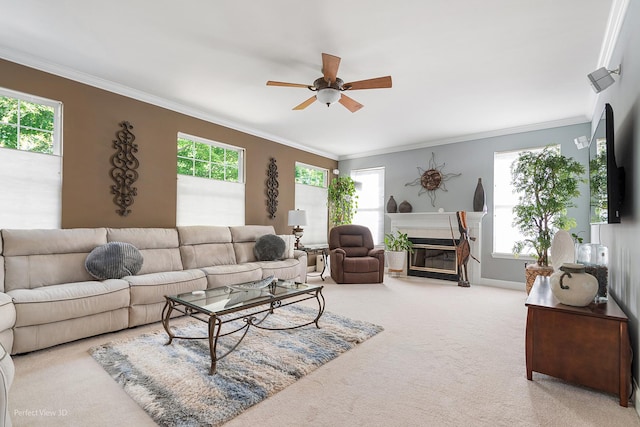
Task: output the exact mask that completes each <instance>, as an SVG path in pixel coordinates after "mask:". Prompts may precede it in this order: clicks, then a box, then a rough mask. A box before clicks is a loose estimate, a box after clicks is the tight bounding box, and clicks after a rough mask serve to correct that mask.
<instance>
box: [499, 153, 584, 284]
mask: <svg viewBox="0 0 640 427" xmlns="http://www.w3.org/2000/svg"><path fill="white" fill-rule="evenodd" d="M584 173H585V169H584V166H583V165H582V164H581V163H579V162H578V161H576V160H574V159H573V158H567V157H565V156H563V155H562V154H560V152H559V150H558V149H557V148H555V147H552V146H548V147H545V148H544V149H543V150H542V151H541V152H535V153H534V152H531V151H524V152H522V153H520V155H519V156H518V158H517V159H516V161H515V162H514V163H513V165H512V166H511V177H512V180H513V182H512V183H513V187H514V189H515V190H516V191H517V192H518V194H519V197H518V204H516V205H515V206H514V208H513V214H514V216H515V219H514V221H513V225H514V226H516V227H517V228H518V230H520V232H521V233H522V235H523V236H524V240H522V241H518V242H516V243H515V245H514V247H513V252H514V254H522V253H527V254H528V255H532V256H535V258H536V263H535V264H529V265H527V266H526V278H527V293H529V291H530V290H531V287H532V286H533V282H534V280H535V278H536V276H538V275H545V276H548V275H551V273H553V267H551V266H549V248H550V247H551V241H552V239H553V235H554V234H555V232H556V231H557V230H560V229H562V230H568V229H569V228H572V227H575V225H576V220H575V219H574V218H569V217H568V216H567V208H569V207H573V206H575V204H574V203H573V199H574V198H576V197H578V196H579V195H580V191H579V189H578V184H579V183H580V182H586V179H585V178H584V177H582V175H583V174H584ZM526 250H533V253H532V252H525V251H526Z"/></svg>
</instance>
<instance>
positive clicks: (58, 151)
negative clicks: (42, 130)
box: [0, 87, 62, 157]
mask: <svg viewBox="0 0 640 427" xmlns="http://www.w3.org/2000/svg"><path fill="white" fill-rule="evenodd" d="M0 96H1V97H5V98H14V99H17V100H18V101H24V102H29V103H32V104H40V105H46V106H47V107H52V108H53V131H52V139H53V141H52V144H51V145H52V146H51V153H42V152H40V151H32V150H25V149H22V148H20V142H19V140H18V148H9V147H0V148H3V149H7V150H20V151H24V152H28V153H35V154H45V155H50V156H58V157H60V156H62V102H61V101H54V100H52V99H48V98H44V97H41V96H36V95H31V94H28V93H22V92H18V91H15V90H11V89H7V88H4V87H0ZM3 124H5V125H9V126H13V125H14V124H13V123H3ZM15 126H17V128H18V135H19V132H20V127H21V126H20V115H18V123H16V124H15Z"/></svg>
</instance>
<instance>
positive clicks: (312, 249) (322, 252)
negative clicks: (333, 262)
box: [300, 245, 329, 282]
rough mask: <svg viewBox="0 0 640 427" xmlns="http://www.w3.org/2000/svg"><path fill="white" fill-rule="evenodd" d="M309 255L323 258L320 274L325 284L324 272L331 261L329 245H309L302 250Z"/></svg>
mask: <svg viewBox="0 0 640 427" xmlns="http://www.w3.org/2000/svg"><path fill="white" fill-rule="evenodd" d="M300 250H303V251H305V252H306V253H307V255H316V256H321V257H322V261H323V262H322V271H321V272H320V278H321V279H322V281H323V282H324V277H322V275H323V274H324V271H325V270H326V269H327V262H328V260H329V245H309V246H303V247H301V248H300Z"/></svg>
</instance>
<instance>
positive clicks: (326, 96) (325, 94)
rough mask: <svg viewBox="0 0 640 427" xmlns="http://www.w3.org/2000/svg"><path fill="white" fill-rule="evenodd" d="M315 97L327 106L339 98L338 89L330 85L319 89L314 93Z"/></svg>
mask: <svg viewBox="0 0 640 427" xmlns="http://www.w3.org/2000/svg"><path fill="white" fill-rule="evenodd" d="M316 98H317V99H318V101H320V102H322V103H323V104H327V107H328V106H329V105H331V104H333V103H334V102H336V101H337V100H339V99H340V91H339V90H338V89H333V88H330V87H328V88H324V89H319V90H318V93H316Z"/></svg>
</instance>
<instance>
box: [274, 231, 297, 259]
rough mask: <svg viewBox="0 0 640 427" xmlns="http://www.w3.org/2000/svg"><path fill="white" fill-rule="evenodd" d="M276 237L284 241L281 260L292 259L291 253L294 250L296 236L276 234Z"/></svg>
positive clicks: (292, 254)
mask: <svg viewBox="0 0 640 427" xmlns="http://www.w3.org/2000/svg"><path fill="white" fill-rule="evenodd" d="M278 237H280V238H281V239H282V240H284V244H285V249H284V254H282V258H283V259H289V258H293V256H294V253H293V251H295V250H296V236H294V235H293V234H278Z"/></svg>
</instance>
